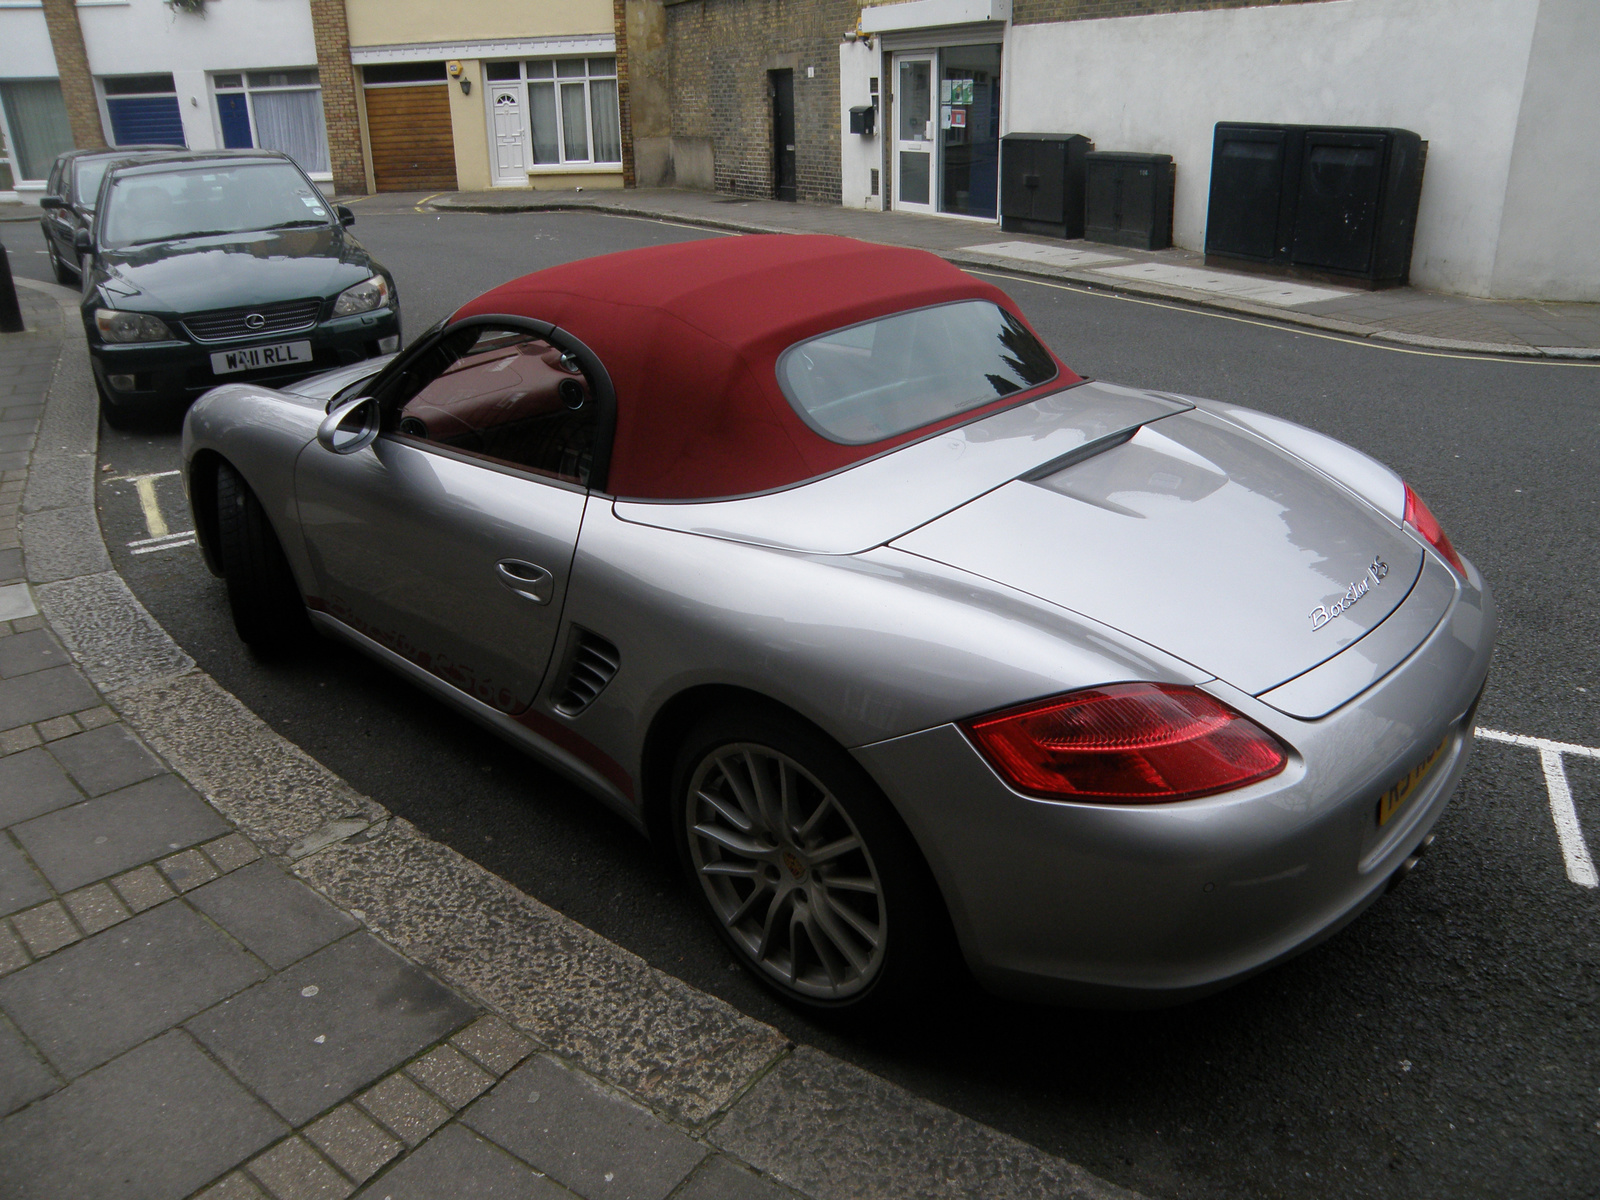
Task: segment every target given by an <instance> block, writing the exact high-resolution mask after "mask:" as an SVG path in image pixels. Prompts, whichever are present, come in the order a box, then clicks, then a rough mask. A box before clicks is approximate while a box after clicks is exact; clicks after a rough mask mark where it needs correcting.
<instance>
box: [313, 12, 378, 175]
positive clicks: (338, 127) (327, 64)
mask: <svg viewBox="0 0 1600 1200" xmlns="http://www.w3.org/2000/svg"><path fill="white" fill-rule="evenodd" d="M311 28H312V32H313V36H314V37H315V38H316V43H317V74H318V77H319V78H320V79H321V81H322V119H323V123H324V124H325V125H326V126H327V129H328V159H329V161H330V163H331V165H332V167H333V190H334V192H335V193H337V194H338V195H341V196H357V195H364V194H365V193H366V190H367V165H366V160H365V159H364V158H363V157H362V153H361V113H360V110H359V109H358V108H357V107H356V86H357V84H356V69H355V67H354V66H352V65H351V63H350V25H349V21H348V18H347V17H346V14H345V7H344V0H311Z"/></svg>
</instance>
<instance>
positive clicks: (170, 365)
mask: <svg viewBox="0 0 1600 1200" xmlns="http://www.w3.org/2000/svg"><path fill="white" fill-rule="evenodd" d="M399 336H400V314H399V312H398V311H397V310H395V309H392V308H388V309H380V310H379V311H377V312H372V313H361V314H359V315H357V316H353V317H342V318H339V319H337V320H333V321H324V322H322V323H321V324H319V325H317V326H316V327H315V328H314V329H309V330H306V331H305V332H303V333H295V334H282V335H277V336H274V337H269V338H254V339H251V340H250V341H242V342H228V343H222V344H201V343H197V342H190V341H177V340H174V341H170V342H151V343H147V344H142V345H139V344H136V345H113V344H111V343H108V342H101V341H99V340H98V339H97V338H95V336H94V335H93V334H92V333H91V335H90V342H89V357H90V360H91V361H92V362H93V364H94V372H95V376H96V378H97V379H98V380H99V381H100V386H101V388H102V389H104V391H105V394H106V395H107V397H109V399H110V400H111V402H112V403H113V404H115V405H116V406H117V407H119V408H123V407H126V408H129V409H135V408H140V407H157V406H160V405H165V404H172V403H179V402H182V403H186V402H188V401H190V400H194V399H196V398H198V397H200V396H202V395H204V394H205V393H206V392H208V391H210V390H211V389H212V388H214V387H219V386H221V385H222V384H225V383H259V384H262V385H264V386H266V387H280V386H282V385H284V384H287V383H292V382H294V381H295V380H297V379H304V378H305V377H306V376H308V375H316V374H320V373H321V372H323V371H329V370H333V369H334V368H336V367H342V366H349V365H350V364H352V363H357V362H361V361H362V360H363V359H368V358H374V357H376V356H377V355H379V354H383V353H387V352H390V351H392V350H393V349H394V344H392V343H391V344H390V345H389V346H388V347H387V349H386V348H385V346H384V345H383V341H384V339H386V338H394V339H396V341H398V339H399ZM302 341H308V342H310V343H311V352H312V354H313V356H314V358H313V361H311V362H308V363H295V364H293V365H291V366H286V367H268V368H265V369H262V370H258V371H239V372H233V373H228V374H222V375H218V374H217V373H215V372H214V371H213V370H212V368H211V356H212V355H213V354H217V353H221V352H222V351H225V350H237V349H241V348H244V347H248V346H252V345H277V344H280V343H286V342H302ZM112 376H117V377H118V386H115V387H113V386H112ZM124 376H132V377H133V379H134V386H133V387H132V388H129V387H125V386H121V384H122V383H123V382H124V380H123V379H122V378H121V377H124Z"/></svg>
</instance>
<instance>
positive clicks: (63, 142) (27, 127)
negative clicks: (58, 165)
mask: <svg viewBox="0 0 1600 1200" xmlns="http://www.w3.org/2000/svg"><path fill="white" fill-rule="evenodd" d="M0 106H3V107H4V109H5V118H6V130H7V132H8V133H9V134H10V138H9V141H10V144H11V155H12V161H13V163H14V164H15V170H16V175H17V178H18V180H29V181H32V180H41V181H42V180H43V179H44V178H45V177H46V176H47V175H49V174H50V165H51V164H52V163H53V162H55V159H56V155H58V154H60V153H61V152H62V151H64V150H71V149H72V125H71V124H70V123H69V122H68V120H67V106H66V103H65V102H64V101H63V100H62V99H61V83H60V81H59V80H55V79H13V80H8V81H6V82H3V83H0Z"/></svg>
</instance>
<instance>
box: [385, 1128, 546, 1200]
mask: <svg viewBox="0 0 1600 1200" xmlns="http://www.w3.org/2000/svg"><path fill="white" fill-rule="evenodd" d="M469 1179H470V1180H471V1181H472V1182H471V1185H470V1188H469V1187H468V1186H466V1185H465V1183H464V1181H466V1180H469ZM469 1194H470V1195H471V1196H472V1198H473V1200H571V1193H569V1192H567V1191H566V1190H565V1189H563V1188H560V1187H557V1186H556V1185H555V1184H553V1183H551V1182H550V1181H549V1180H548V1179H546V1178H545V1177H544V1176H543V1175H540V1174H539V1173H538V1172H537V1171H533V1170H531V1169H529V1168H528V1167H527V1166H526V1165H525V1164H523V1163H520V1162H518V1161H517V1160H516V1159H514V1158H512V1157H511V1155H509V1154H507V1153H506V1152H505V1151H504V1150H502V1149H501V1148H500V1147H499V1146H496V1145H494V1144H493V1143H492V1142H487V1141H485V1140H484V1139H483V1138H481V1137H478V1136H476V1135H475V1134H474V1133H472V1131H471V1130H468V1129H464V1128H462V1127H461V1126H460V1125H451V1126H450V1127H448V1128H447V1129H443V1130H441V1131H440V1132H439V1133H438V1135H437V1136H435V1137H432V1138H430V1139H429V1140H428V1143H427V1145H425V1146H423V1147H422V1148H421V1149H420V1150H418V1151H417V1152H416V1153H414V1154H412V1155H411V1156H410V1157H409V1158H407V1159H405V1160H404V1161H402V1162H400V1163H397V1164H396V1165H395V1166H394V1167H393V1168H392V1169H391V1170H389V1171H387V1172H385V1173H384V1175H383V1176H382V1177H381V1178H379V1179H377V1180H375V1181H374V1182H373V1183H372V1184H371V1186H369V1187H367V1188H366V1189H365V1190H363V1191H361V1192H358V1193H357V1197H358V1200H440V1197H443V1196H467V1195H469Z"/></svg>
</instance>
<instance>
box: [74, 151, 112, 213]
mask: <svg viewBox="0 0 1600 1200" xmlns="http://www.w3.org/2000/svg"><path fill="white" fill-rule="evenodd" d="M114 161H115V160H114V159H110V158H81V159H79V160H78V164H77V172H78V180H77V182H78V203H79V204H81V205H83V206H84V207H85V208H87V209H89V210H90V211H91V212H92V211H94V202H95V197H96V196H98V195H99V194H100V181H101V180H102V179H104V178H105V177H106V168H107V167H109V166H110V165H111V164H112V162H114Z"/></svg>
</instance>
